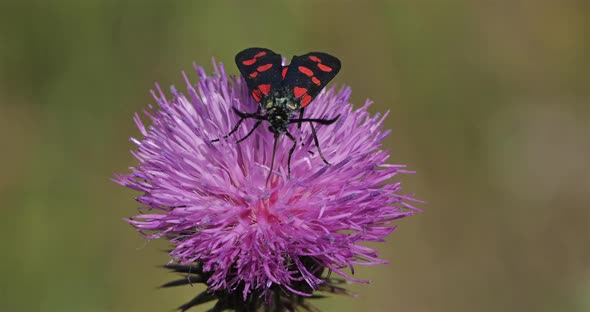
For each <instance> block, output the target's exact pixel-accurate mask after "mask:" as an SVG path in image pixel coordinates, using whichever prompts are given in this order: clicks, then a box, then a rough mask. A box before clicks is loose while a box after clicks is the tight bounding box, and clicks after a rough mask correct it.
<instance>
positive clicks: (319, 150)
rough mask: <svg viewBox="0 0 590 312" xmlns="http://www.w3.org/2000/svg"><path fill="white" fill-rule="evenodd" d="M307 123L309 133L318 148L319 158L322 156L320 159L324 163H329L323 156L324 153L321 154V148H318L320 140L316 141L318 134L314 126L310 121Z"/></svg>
mask: <svg viewBox="0 0 590 312" xmlns="http://www.w3.org/2000/svg"><path fill="white" fill-rule="evenodd" d="M309 125H310V126H311V135H312V136H313V142H314V143H315V146H316V147H317V148H318V153H319V154H320V158H322V160H323V161H324V163H326V165H329V164H330V163H329V162H328V161H327V160H326V158H325V157H324V154H322V149H321V148H320V142H319V141H318V135H317V134H316V132H315V127H314V126H313V122H310V123H309Z"/></svg>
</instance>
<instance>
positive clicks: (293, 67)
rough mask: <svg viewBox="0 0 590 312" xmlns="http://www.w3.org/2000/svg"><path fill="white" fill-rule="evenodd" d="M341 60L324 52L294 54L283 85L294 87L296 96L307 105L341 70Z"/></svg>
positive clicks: (302, 104)
mask: <svg viewBox="0 0 590 312" xmlns="http://www.w3.org/2000/svg"><path fill="white" fill-rule="evenodd" d="M340 67H341V64H340V60H339V59H338V58H336V57H335V56H332V55H330V54H327V53H322V52H310V53H307V54H305V55H301V56H294V57H293V59H292V60H291V63H290V64H289V70H288V71H287V74H286V76H285V78H284V80H283V85H282V86H283V87H284V88H285V87H287V88H293V94H294V95H295V98H298V99H300V103H301V106H303V107H305V106H307V105H308V104H309V102H311V101H312V100H313V99H314V98H315V97H316V96H317V95H318V93H320V91H322V89H323V88H324V87H325V86H326V85H327V84H328V83H329V82H330V81H331V80H332V79H333V78H334V77H336V74H338V72H339V71H340Z"/></svg>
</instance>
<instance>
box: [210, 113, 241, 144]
mask: <svg viewBox="0 0 590 312" xmlns="http://www.w3.org/2000/svg"><path fill="white" fill-rule="evenodd" d="M246 118H247V117H242V118H240V120H238V122H237V123H236V125H235V126H234V128H233V129H232V130H231V131H230V132H229V133H228V134H226V135H224V136H223V137H222V139H227V138H228V137H229V136H230V135H232V134H234V133H235V132H236V131H238V128H239V127H240V125H241V124H242V122H243V121H244V119H246ZM219 140H221V139H215V140H211V142H219Z"/></svg>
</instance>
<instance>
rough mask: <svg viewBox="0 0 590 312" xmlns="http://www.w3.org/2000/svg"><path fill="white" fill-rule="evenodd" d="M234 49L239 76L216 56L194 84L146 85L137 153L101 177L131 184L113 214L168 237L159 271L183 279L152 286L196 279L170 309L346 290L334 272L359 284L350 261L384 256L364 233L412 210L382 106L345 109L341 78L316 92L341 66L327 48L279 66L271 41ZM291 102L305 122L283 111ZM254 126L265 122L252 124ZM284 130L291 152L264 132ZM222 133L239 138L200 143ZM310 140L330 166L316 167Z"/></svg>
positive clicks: (289, 307)
mask: <svg viewBox="0 0 590 312" xmlns="http://www.w3.org/2000/svg"><path fill="white" fill-rule="evenodd" d="M261 52H265V54H260V53H261ZM237 59H238V62H239V63H238V64H242V65H240V66H239V67H240V69H241V70H243V72H242V74H243V75H244V76H246V79H243V77H235V76H231V75H227V74H226V72H225V69H224V67H223V64H221V63H214V66H213V67H214V71H213V73H211V74H207V73H206V72H205V70H204V69H203V68H202V67H200V66H197V65H195V72H196V74H197V76H198V82H196V83H195V82H193V81H191V79H190V78H189V75H190V73H183V76H184V78H185V81H186V86H184V87H183V88H176V87H171V88H170V94H167V93H166V92H164V90H162V89H161V88H160V86H159V85H156V88H155V90H153V92H152V94H153V96H154V102H155V105H150V106H149V107H148V108H147V109H146V110H145V111H144V113H145V117H146V118H143V119H144V120H142V118H141V117H140V115H139V114H136V115H135V117H134V120H135V123H136V124H137V127H138V128H139V134H138V136H137V137H135V138H132V139H131V141H132V142H133V144H134V145H135V148H134V150H133V152H132V153H133V155H134V156H135V157H136V158H137V161H138V163H137V165H135V166H133V167H131V168H130V172H129V173H126V174H119V175H116V176H115V178H114V179H113V180H114V181H115V182H116V183H119V184H121V185H123V186H125V187H127V188H130V189H133V190H136V191H138V192H140V194H139V196H137V197H136V200H137V201H138V202H139V204H140V208H139V210H140V212H139V213H138V214H137V215H135V216H133V217H130V218H128V219H126V221H127V222H129V223H130V224H131V225H132V226H133V227H134V228H135V229H137V230H138V231H139V232H140V233H141V234H142V235H143V236H144V237H146V238H147V239H164V240H168V241H169V242H170V243H171V245H172V246H171V251H170V263H169V264H168V265H166V267H167V268H168V269H170V270H171V271H173V272H177V273H181V274H182V275H183V276H181V277H180V278H179V279H177V280H173V281H171V282H169V283H166V284H165V285H163V287H173V286H184V285H188V284H192V283H195V284H203V286H204V289H200V290H198V292H197V293H196V294H195V296H194V297H193V298H192V299H191V300H189V301H188V302H186V303H185V304H183V305H181V306H180V307H179V309H180V310H181V311H186V310H187V309H190V308H191V307H194V306H197V305H200V304H202V303H206V302H211V301H217V302H216V303H215V305H214V307H213V308H212V309H211V311H225V310H234V311H241V312H243V311H295V310H296V311H299V310H304V311H317V309H316V308H314V307H313V306H312V304H311V303H310V300H311V299H314V298H321V297H322V296H324V295H326V294H330V293H332V294H350V293H349V292H348V291H347V290H346V289H344V288H343V287H342V285H340V284H342V283H344V280H346V281H353V282H361V283H367V282H368V281H366V280H364V279H361V278H358V277H354V276H352V275H351V274H354V272H355V271H354V268H355V267H357V266H359V265H379V264H384V263H387V261H385V260H384V259H381V258H380V257H379V253H378V251H377V250H376V249H374V248H373V247H370V246H366V245H365V243H367V242H383V241H384V240H385V238H386V237H388V236H389V235H390V234H391V233H392V232H393V231H394V230H395V227H396V225H395V224H396V223H397V221H398V219H401V218H404V217H407V216H410V215H412V214H413V213H414V212H416V211H419V210H418V209H417V208H415V207H414V206H413V202H415V201H416V200H415V199H414V198H413V195H412V194H411V193H407V192H405V191H404V190H403V189H402V183H400V182H397V181H395V178H396V177H397V176H398V175H400V174H406V173H412V171H409V170H406V168H405V166H404V165H400V164H393V163H391V159H392V157H390V156H391V155H390V153H389V152H388V151H387V149H384V148H383V146H382V143H383V140H384V139H385V138H386V137H387V135H388V134H389V130H386V129H384V127H383V125H384V122H385V118H386V116H387V113H385V114H379V113H376V114H371V113H370V112H369V111H368V107H369V106H370V105H371V103H372V102H371V101H366V102H365V104H364V105H358V106H357V107H355V106H354V105H353V104H352V103H351V101H350V97H351V92H352V91H351V89H350V88H348V87H341V88H337V87H332V88H329V89H328V90H325V92H320V90H321V89H322V87H323V86H325V85H326V83H328V81H329V80H330V79H331V78H333V76H334V75H335V74H336V72H337V71H338V69H339V68H340V62H338V60H336V59H335V58H333V57H330V56H328V55H326V54H323V53H310V54H308V55H305V56H299V57H295V58H293V61H291V64H290V65H289V66H288V67H283V66H281V65H280V56H278V55H277V54H274V53H272V52H271V51H270V50H265V49H254V50H250V49H249V50H245V51H244V52H242V53H241V54H238V58H237ZM263 60H268V62H264V63H263V62H262V61H263ZM318 60H319V61H318ZM320 61H321V62H320ZM244 62H246V64H244ZM250 63H251V64H250ZM248 64H249V65H248ZM268 64H272V65H270V66H268ZM299 67H302V68H303V69H300V68H299ZM273 68H274V69H273ZM278 68H280V71H278V70H276V69H278ZM285 68H286V69H285ZM305 68H307V69H309V71H310V72H311V74H312V75H311V76H310V75H308V74H309V73H308V71H307V70H306V69H305ZM322 68H323V69H322ZM328 68H331V69H332V71H329V70H328ZM293 71H294V72H295V73H291V75H292V76H289V72H293ZM255 72H256V74H255ZM283 73H284V75H285V79H282V77H283ZM306 73H307V74H306ZM263 74H264V75H263ZM250 76H254V78H256V77H258V78H259V79H262V78H264V79H265V80H251V79H249V78H247V77H250ZM277 76H278V78H277ZM314 77H315V79H314ZM310 81H311V82H310ZM315 81H319V84H318V83H316V82H315ZM300 88H305V89H307V91H306V92H305V93H301V92H302V91H301V89H300ZM312 100H313V104H312V105H309V104H310V103H311V102H312ZM303 108H305V113H306V114H308V115H309V116H310V117H313V118H317V119H312V118H308V117H306V118H304V117H303V116H301V117H298V116H296V114H298V113H299V114H302V113H303ZM232 109H233V111H232ZM234 111H237V112H238V114H236V113H233V112H234ZM241 112H256V113H255V114H254V113H252V114H249V113H241ZM334 116H339V118H338V120H337V121H332V120H335V118H334ZM278 117H281V118H280V119H279V118H278ZM320 118H326V119H320ZM321 120H324V121H321ZM266 122H268V123H269V124H270V127H271V131H254V130H252V129H256V127H259V126H260V124H261V123H266ZM332 122H333V124H332V125H329V126H326V125H325V124H330V123H332ZM322 123H324V124H322ZM295 124H302V126H301V129H298V128H297V126H296V125H295ZM236 125H237V126H236ZM240 125H241V126H242V127H240ZM310 125H312V126H314V125H315V128H312V127H311V126H310ZM232 127H234V129H233V130H232V131H231V132H229V130H230V129H232ZM289 132H290V133H291V134H292V136H295V137H297V139H298V141H299V140H300V139H301V141H300V142H298V143H301V144H297V145H296V146H295V149H294V151H293V146H294V145H293V144H291V141H290V140H280V139H279V140H277V138H278V136H279V135H281V134H283V133H284V134H285V135H286V136H288V134H287V133H289ZM226 133H229V134H228V136H229V135H232V134H233V135H234V136H236V137H240V138H244V137H249V139H248V140H245V141H243V142H242V143H241V144H234V143H232V142H230V141H229V140H227V141H224V140H221V142H217V143H212V142H211V139H212V138H215V137H220V136H223V134H226ZM240 140H241V139H240ZM277 141H278V142H277ZM314 141H315V142H314ZM318 141H319V142H322V144H323V147H324V149H323V153H325V155H326V156H327V158H328V159H329V160H330V162H331V163H332V164H333V165H331V166H329V167H328V166H322V164H323V163H325V160H324V159H321V158H320V157H317V156H319V150H315V149H313V147H312V146H311V145H313V144H314V143H315V145H318V144H317V142H318ZM273 146H274V147H273ZM271 148H274V149H275V151H276V159H275V163H274V165H275V167H276V168H275V170H274V171H272V172H273V174H270V173H268V168H267V167H266V166H265V164H267V163H269V161H270V159H269V158H270V153H269V151H270V149H271ZM312 149H313V153H310V151H311V150H312ZM275 151H273V154H275ZM291 155H292V156H293V159H292V163H291V162H289V163H288V162H287V160H288V159H289V160H291ZM287 165H289V169H288V168H287ZM287 170H289V171H290V172H291V174H292V176H293V178H292V179H288V178H287V176H288V174H287V172H288V171H287ZM275 172H276V173H279V174H274V173H275ZM269 177H270V183H269ZM330 273H333V274H330ZM336 275H339V276H340V277H337V276H336ZM318 292H320V293H318Z"/></svg>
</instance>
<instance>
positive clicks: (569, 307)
mask: <svg viewBox="0 0 590 312" xmlns="http://www.w3.org/2000/svg"><path fill="white" fill-rule="evenodd" d="M589 4H590V2H588V1H586V0H580V1H575V0H563V1H549V0H529V1H525V0H497V1H468V0H447V1H438V0H405V1H263V2H259V1H237V0H236V1H225V0H223V1H147V0H144V1H93V0H87V1H74V0H70V1H67V0H64V1H42V0H37V1H34V0H26V1H17V0H3V1H2V2H1V3H0V143H1V144H0V146H1V147H0V149H1V150H2V151H1V152H0V166H1V167H0V199H1V202H2V208H1V210H0V222H1V224H0V231H1V232H0V233H1V238H0V239H1V240H0V242H1V245H2V248H1V250H2V255H1V257H0V259H1V260H0V261H1V264H0V310H1V311H128V312H129V311H170V310H172V309H173V308H174V307H177V306H178V305H179V304H181V303H183V302H185V301H186V300H188V299H190V298H191V296H194V295H195V294H196V292H197V291H200V290H201V288H200V287H199V286H195V288H190V287H186V288H182V289H165V290H159V289H156V287H157V286H158V285H160V284H162V283H164V282H166V281H169V280H170V279H171V278H172V277H173V276H172V275H170V274H169V273H167V272H165V270H163V269H158V268H156V266H157V265H161V264H164V263H166V262H167V261H168V257H167V255H166V254H165V253H164V252H163V250H165V249H166V248H167V245H166V244H165V243H163V242H146V241H145V240H144V239H142V238H141V237H140V236H139V235H138V234H137V233H136V232H135V231H134V230H133V229H132V228H131V227H130V226H129V225H127V224H126V223H125V222H123V221H121V218H123V217H128V216H131V215H133V214H134V213H135V212H136V211H135V207H136V206H137V204H136V203H135V202H134V201H133V197H134V196H136V195H137V194H136V193H134V192H132V191H129V190H126V189H123V188H122V187H119V186H117V185H115V184H114V183H112V182H110V180H109V179H110V178H111V177H112V175H113V173H122V172H127V167H128V166H132V165H135V164H136V162H135V160H134V159H133V158H132V156H131V155H130V153H129V149H131V148H132V144H131V143H130V142H129V140H128V138H129V137H130V136H137V135H138V134H139V133H138V131H137V129H136V128H135V126H134V124H133V122H132V120H131V117H132V114H133V113H134V112H136V111H140V110H142V109H143V108H144V107H146V106H147V105H148V104H150V103H152V102H153V100H152V98H151V96H150V94H149V89H151V88H152V87H153V83H154V82H155V81H158V82H160V83H161V84H162V85H163V86H168V85H171V84H176V85H179V86H182V85H183V83H182V77H181V74H180V71H181V70H183V69H184V70H187V71H188V72H190V76H191V77H192V78H193V79H195V78H196V75H195V74H194V73H193V72H191V70H192V62H193V61H194V62H197V63H199V64H203V65H205V67H206V68H207V69H208V70H211V68H212V66H211V57H215V58H216V59H217V60H218V61H222V62H224V63H225V64H226V65H227V68H228V71H229V72H231V73H232V74H235V73H237V70H236V68H235V67H234V65H233V57H234V55H235V53H236V52H238V51H240V50H241V49H244V48H246V47H251V46H262V47H268V48H272V49H274V50H275V51H277V52H279V53H282V54H284V55H288V56H289V57H290V56H291V55H293V54H302V53H305V52H308V51H312V50H318V51H326V52H329V53H332V54H334V55H336V56H338V57H339V58H340V59H341V60H342V62H343V69H342V71H341V73H340V74H339V75H338V77H337V78H336V79H335V83H336V84H347V85H350V86H351V87H352V88H353V101H354V103H356V104H357V105H360V104H361V103H363V101H364V99H365V98H367V97H368V98H371V99H373V100H374V101H375V105H374V106H372V107H371V111H372V112H378V111H380V112H382V111H385V110H391V112H392V113H391V115H390V116H389V118H388V120H387V126H388V127H389V128H391V129H392V130H393V132H392V135H390V136H389V137H388V138H387V140H386V142H385V145H386V147H387V148H388V149H390V150H391V151H392V160H393V162H395V163H403V164H407V165H409V167H410V168H412V169H414V170H416V171H417V174H416V175H411V176H405V177H403V178H402V179H403V182H404V183H405V189H406V190H407V191H411V192H414V193H415V194H416V197H418V198H420V199H423V200H425V201H427V204H425V205H421V206H420V207H421V208H423V209H425V212H424V213H422V214H419V215H415V216H413V217H411V218H408V219H403V220H400V222H399V223H398V224H399V225H400V227H399V229H398V231H396V232H395V233H394V235H392V236H391V237H390V239H388V241H387V242H386V243H385V244H380V246H379V249H380V250H381V251H382V256H383V257H384V258H386V259H389V260H391V262H392V263H391V265H387V266H380V267H369V268H360V269H359V270H358V271H357V272H356V275H357V276H359V277H361V278H367V279H372V280H373V281H374V283H373V284H371V285H353V286H351V289H353V290H354V291H356V292H358V293H359V294H360V297H359V298H356V299H354V298H345V297H336V298H331V299H325V300H323V301H319V302H317V305H318V306H320V307H321V308H323V309H325V310H326V311H413V312H420V311H449V312H451V311H452V312H457V311H589V310H590V248H589V244H588V243H589V238H590V230H589V229H590V209H589V208H590V195H589V191H590V163H589V159H590V139H589V136H588V135H589V134H590V108H589V105H588V104H589V103H590V101H589V100H590V88H589V87H590V79H589V74H588V73H589V72H590V62H589V61H590V41H589V38H590V37H589V33H590V5H589ZM200 310H203V309H202V308H201V309H199V308H196V309H195V311H200Z"/></svg>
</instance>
